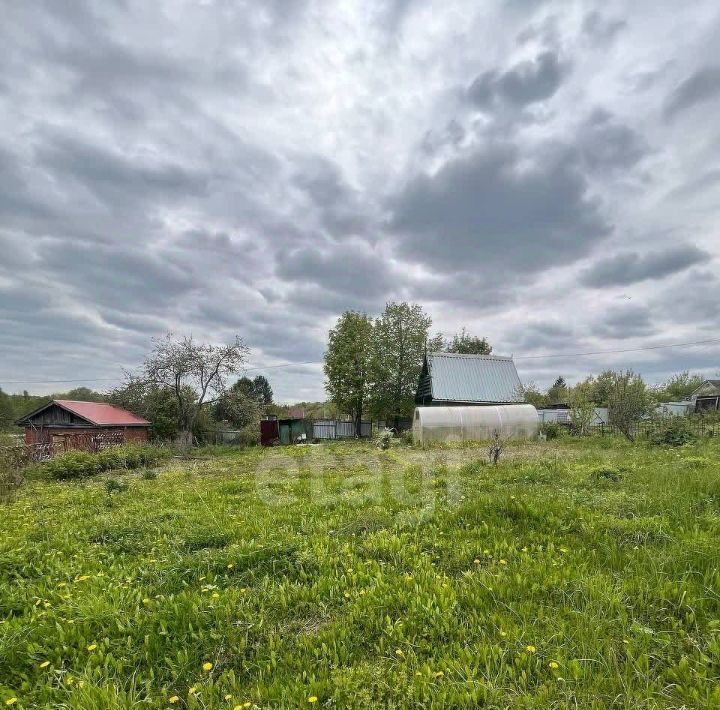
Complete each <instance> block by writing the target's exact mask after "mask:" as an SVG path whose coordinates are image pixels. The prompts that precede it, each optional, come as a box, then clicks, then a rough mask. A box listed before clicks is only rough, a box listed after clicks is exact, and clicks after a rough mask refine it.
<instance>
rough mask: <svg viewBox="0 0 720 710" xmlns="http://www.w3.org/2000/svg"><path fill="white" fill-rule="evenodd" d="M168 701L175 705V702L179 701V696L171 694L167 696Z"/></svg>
mask: <svg viewBox="0 0 720 710" xmlns="http://www.w3.org/2000/svg"><path fill="white" fill-rule="evenodd" d="M168 702H169V703H172V704H173V705H175V703H179V702H180V698H178V696H177V695H173V696H171V697H169V698H168Z"/></svg>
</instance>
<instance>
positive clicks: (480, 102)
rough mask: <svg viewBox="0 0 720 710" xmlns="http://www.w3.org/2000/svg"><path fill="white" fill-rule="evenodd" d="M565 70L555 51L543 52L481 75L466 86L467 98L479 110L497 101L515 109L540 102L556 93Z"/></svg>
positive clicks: (566, 68)
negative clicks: (532, 57) (502, 69)
mask: <svg viewBox="0 0 720 710" xmlns="http://www.w3.org/2000/svg"><path fill="white" fill-rule="evenodd" d="M567 70H568V67H567V66H566V64H564V63H563V62H561V61H560V58H559V57H558V55H557V53H556V52H553V51H545V52H543V53H541V54H539V55H538V56H537V57H536V58H535V59H534V60H532V61H524V62H520V63H519V64H516V65H515V66H513V67H512V68H511V69H508V70H507V71H504V72H497V71H496V70H490V71H487V72H485V73H483V74H481V75H480V76H478V77H477V78H476V79H475V81H473V83H472V84H471V85H470V86H469V87H468V91H467V93H468V98H469V99H470V101H472V102H473V103H474V104H476V105H477V106H479V107H480V108H488V107H490V106H491V105H492V103H493V102H494V101H497V100H502V101H506V102H508V103H509V104H512V105H515V106H525V105H527V104H533V103H536V102H538V101H544V100H546V99H549V98H550V97H551V96H552V95H553V94H554V93H555V92H556V91H557V90H558V88H559V87H560V84H561V82H562V79H563V76H564V74H565V73H566V72H567Z"/></svg>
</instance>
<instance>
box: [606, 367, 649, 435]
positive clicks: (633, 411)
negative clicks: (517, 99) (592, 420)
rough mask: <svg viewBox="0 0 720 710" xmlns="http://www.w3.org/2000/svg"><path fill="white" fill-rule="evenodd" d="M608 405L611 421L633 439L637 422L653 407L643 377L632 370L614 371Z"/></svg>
mask: <svg viewBox="0 0 720 710" xmlns="http://www.w3.org/2000/svg"><path fill="white" fill-rule="evenodd" d="M608 407H609V413H610V423H611V424H612V425H614V426H615V427H617V429H618V431H620V433H622V434H624V435H625V437H626V438H627V439H628V440H629V441H633V440H634V438H635V436H634V434H633V429H634V426H635V423H636V422H638V421H639V420H640V419H642V417H643V416H644V415H645V414H648V413H649V411H650V408H651V399H650V395H649V392H648V390H647V387H646V386H645V382H644V381H643V379H642V377H640V375H638V374H637V373H635V372H633V371H632V370H627V371H625V372H623V371H621V372H613V373H612V384H611V387H610V392H609V394H608Z"/></svg>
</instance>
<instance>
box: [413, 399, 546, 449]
mask: <svg viewBox="0 0 720 710" xmlns="http://www.w3.org/2000/svg"><path fill="white" fill-rule="evenodd" d="M539 427H540V418H539V417H538V413H537V410H536V409H535V407H533V406H532V404H503V405H490V406H486V407H483V406H479V407H417V408H416V409H415V416H414V417H413V440H414V441H415V443H418V444H425V443H431V442H457V441H487V440H488V439H492V438H493V436H494V434H495V432H497V433H498V434H499V436H500V437H501V438H503V439H533V438H535V437H536V436H537V434H538V429H539Z"/></svg>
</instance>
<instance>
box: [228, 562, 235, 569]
mask: <svg viewBox="0 0 720 710" xmlns="http://www.w3.org/2000/svg"><path fill="white" fill-rule="evenodd" d="M234 566H235V565H234V564H233V563H232V562H231V563H230V564H229V565H228V566H227V568H228V569H232V568H233V567H234Z"/></svg>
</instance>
